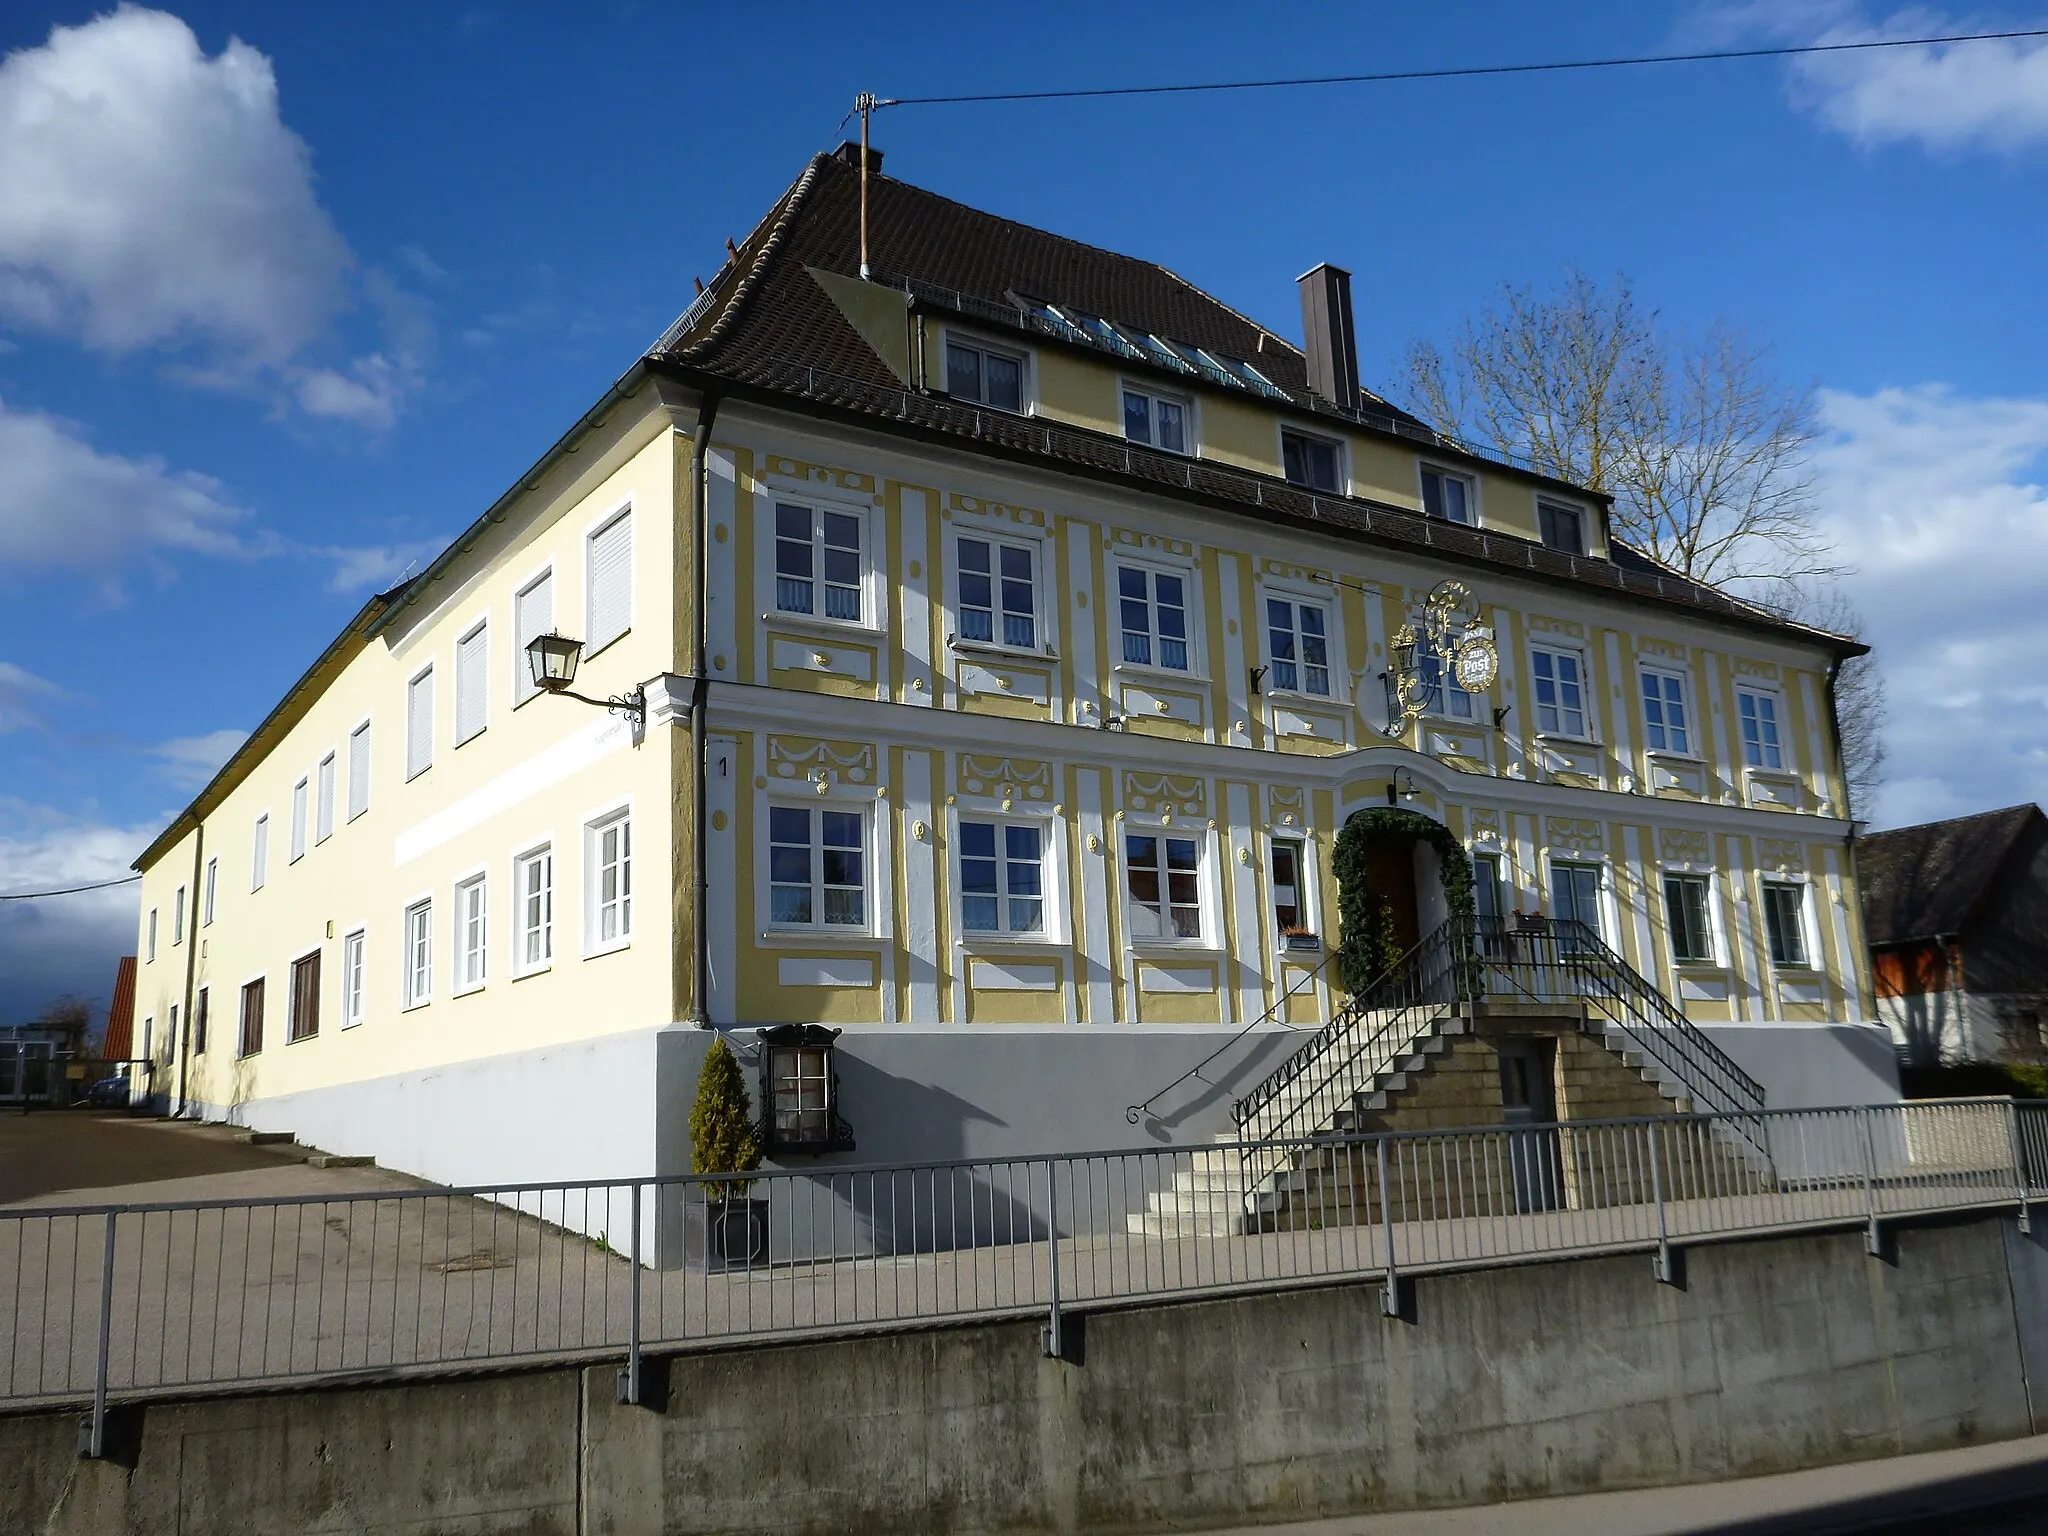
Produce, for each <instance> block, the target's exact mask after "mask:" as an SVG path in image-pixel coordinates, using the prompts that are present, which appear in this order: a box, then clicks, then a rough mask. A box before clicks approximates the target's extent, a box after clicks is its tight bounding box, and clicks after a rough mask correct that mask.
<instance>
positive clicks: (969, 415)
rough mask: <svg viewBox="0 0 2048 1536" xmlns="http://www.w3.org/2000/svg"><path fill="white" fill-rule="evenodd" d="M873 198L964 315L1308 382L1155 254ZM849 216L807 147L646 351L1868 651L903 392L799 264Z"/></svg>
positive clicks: (1108, 470)
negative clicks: (716, 268)
mask: <svg viewBox="0 0 2048 1536" xmlns="http://www.w3.org/2000/svg"><path fill="white" fill-rule="evenodd" d="M869 199H870V203H869V256H870V264H871V267H872V269H873V270H874V271H875V273H876V274H877V277H878V280H881V279H886V278H892V277H893V278H894V279H896V280H899V281H900V280H903V279H910V280H913V281H914V282H915V283H917V284H919V285H923V286H921V287H920V291H921V292H922V291H924V289H925V288H926V287H935V288H941V289H950V290H953V291H954V292H956V293H957V294H959V295H963V296H965V299H964V300H963V302H968V303H972V304H974V305H975V306H976V312H977V313H980V312H982V310H983V309H984V308H986V309H988V310H989V311H990V312H992V313H996V314H1004V313H1007V314H1010V315H1014V316H1016V320H1017V323H1018V325H1019V327H1020V328H1022V327H1023V316H1022V315H1021V313H1019V312H1018V311H1017V310H1016V309H1015V306H1014V305H1013V304H1012V302H1011V299H1010V295H1011V294H1013V293H1014V294H1021V295H1025V296H1028V297H1030V298H1034V299H1039V300H1043V301H1046V302H1050V303H1056V304H1061V305H1071V306H1073V307H1075V308H1077V309H1081V310H1085V311H1088V312H1089V313H1092V314H1095V315H1099V316H1101V317H1102V318H1104V319H1108V320H1114V321H1118V322H1120V323H1125V324H1128V325H1132V326H1136V327H1139V328H1142V329H1145V330H1149V331H1153V332H1155V333H1157V334H1159V335H1161V336H1163V337H1166V338H1168V339H1170V340H1173V341H1179V342H1185V343H1190V344H1192V345H1195V346H1199V347H1204V348H1208V349H1211V350H1213V351H1216V352H1219V353H1222V354H1225V355H1228V356H1231V357H1235V358H1240V359H1245V360H1248V361H1250V362H1252V363H1253V364H1254V365H1255V366H1257V367H1258V369H1259V370H1260V371H1261V372H1262V373H1264V374H1266V376H1267V377H1269V378H1270V379H1272V380H1273V382H1274V383H1276V384H1278V385H1280V386H1281V387H1282V388H1284V389H1288V390H1291V391H1301V390H1304V389H1305V387H1306V383H1307V375H1306V369H1305V365H1304V363H1303V360H1302V357H1301V353H1300V352H1299V350H1298V349H1296V348H1295V347H1293V346H1292V345H1291V344H1288V343H1285V342H1281V341H1279V340H1278V339H1277V338H1275V337H1274V336H1273V335H1272V333H1271V332H1269V331H1265V330H1263V329H1262V328H1261V327H1260V326H1258V325H1257V324H1256V323H1255V322H1253V321H1251V320H1248V319H1246V318H1245V317H1244V316H1242V315H1240V314H1238V313H1237V312H1236V311H1235V310H1233V309H1231V308H1230V307H1229V306H1228V305H1225V304H1223V303H1221V302H1219V301H1218V300H1216V299H1214V298H1211V297H1210V296H1209V295H1208V294H1205V293H1203V292H1202V291H1201V290H1200V289H1198V288H1196V287H1194V286H1193V285H1192V284H1190V283H1188V282H1186V281H1185V280H1184V279H1182V278H1180V277H1177V276H1176V275H1174V274H1173V273H1172V272H1170V271H1168V270H1167V269H1166V268H1164V267H1161V266H1158V265H1157V264H1155V263H1152V262H1146V261H1139V260H1137V259H1135V258H1132V257H1128V256H1120V255H1117V254H1115V253H1114V252H1110V251H1104V250H1100V249H1098V248H1096V247H1094V246H1090V245H1084V244H1082V243H1081V242H1079V241H1076V240H1069V239H1067V238H1065V237H1064V236H1060V235H1054V234H1050V233H1047V232H1046V231H1044V230H1038V229H1033V228H1031V227H1030V226H1028V225H1023V224H1018V223H1015V222H1013V221H1011V220H1008V219H1003V218H999V217H997V216H996V215H994V214H988V213H983V212H980V211H978V210H976V209H973V208H968V207H966V206H965V205H963V204H961V203H956V202H954V201H952V200H951V199H949V198H944V197H940V196H938V195H937V194H935V193H932V192H927V191H925V190H923V189H922V188H918V187H913V186H910V185H908V184H907V183H905V182H902V181H898V180H896V179H895V178H894V177H889V176H882V175H879V174H871V176H870V178H869ZM859 219H860V210H859V173H858V171H857V170H856V169H855V168H854V167H853V166H852V165H850V164H848V163H846V162H845V161H842V160H841V159H839V158H836V157H834V156H831V155H819V156H818V157H816V158H815V159H813V160H812V161H811V163H810V164H809V165H808V166H806V167H805V169H804V172H803V174H802V175H801V176H799V177H798V178H797V180H796V181H795V182H794V183H793V184H792V185H791V186H790V187H789V189H788V190H787V191H786V192H784V193H783V195H782V197H781V198H780V199H778V200H777V202H776V204H775V206H774V207H773V208H772V209H770V210H769V213H768V215H767V217H765V218H764V219H763V220H762V221H761V223H760V225H759V226H758V227H757V228H756V229H755V230H754V232H753V233H752V234H751V235H749V236H748V237H747V240H746V243H745V244H743V245H742V246H740V247H739V249H738V252H737V254H736V255H735V257H734V258H733V259H732V260H730V261H729V262H728V263H727V264H726V266H725V268H724V269H722V270H721V271H720V273H719V274H718V277H717V278H716V279H715V280H714V281H713V283H712V285H711V287H710V288H708V289H707V290H706V291H705V293H704V294H703V295H702V296H701V297H700V299H699V300H698V302H696V303H695V304H692V305H691V306H690V308H689V309H688V310H686V311H685V312H684V313H683V315H682V316H681V317H680V318H679V319H678V320H677V321H676V323H675V324H674V325H672V326H670V327H669V330H668V332H667V333H666V334H665V335H664V336H663V337H662V338H661V340H660V341H659V342H658V343H657V344H656V345H655V347H654V349H653V350H652V352H651V353H650V354H649V360H650V361H651V362H654V363H656V364H665V365H667V366H669V367H672V368H678V369H681V370H683V371H684V372H685V373H687V374H708V375H712V376H715V377H717V378H719V379H722V380H726V381H729V382H733V383H738V384H741V385H746V386H751V387H753V388H755V389H759V390H764V391H769V392H773V393H775V394H787V395H795V396H800V397H802V398H804V399H806V400H807V401H810V402H812V403H814V404H817V405H821V406H824V407H826V408H827V409H837V410H844V411H852V412H859V413H862V414H865V415H868V416H872V417H883V418H887V419H889V420H890V421H892V422H894V423H897V424H899V426H900V427H901V428H903V429H907V430H912V431H920V432H938V433H942V434H945V435H948V436H959V437H966V438H972V439H974V440H976V441H977V442H979V443H981V444H983V445H985V446H986V447H989V448H993V449H995V450H997V451H999V452H1004V453H1007V454H1010V455H1012V456H1025V457H1032V458H1045V459H1052V460H1056V461H1060V462H1062V463H1064V464H1066V465H1069V466H1074V467H1079V468H1081V469H1083V470H1085V471H1087V472H1090V473H1093V474H1096V475H1108V476H1111V477H1115V478H1119V479H1126V480H1132V479H1135V480H1140V481H1144V482H1146V483H1148V484H1151V485H1153V486H1156V487H1161V488H1165V489H1168V490H1171V491H1175V492H1178V493H1180V494H1183V495H1187V496H1191V497H1194V498H1196V499H1199V500H1201V501H1203V502H1205V503H1207V504H1211V505H1213V504H1215V503H1217V502H1222V503H1224V504H1235V506H1236V507H1237V508H1238V509H1240V510H1244V511H1247V512H1249V513H1251V515H1254V516H1259V517H1264V518H1267V519H1270V520H1273V521H1280V522H1290V523H1309V524H1313V525H1318V526H1321V527H1324V528H1328V529H1331V530H1334V531H1339V532H1343V533H1346V534H1349V535H1353V536H1362V537H1364V538H1366V539H1368V540H1370V541H1372V542H1377V543H1383V544H1395V545H1406V546H1410V547H1421V548H1426V549H1429V550H1431V551H1434V552H1436V553H1439V554H1443V555H1447V556H1450V557H1452V558H1453V559H1456V560H1459V561H1463V562H1468V563H1476V564H1479V565H1483V566H1492V567H1495V568H1498V569H1505V570H1512V571H1533V572H1537V573H1539V574H1542V575H1544V576H1547V577H1552V578H1555V579H1558V580H1562V581H1568V582H1572V583H1575V584H1578V585H1583V586H1589V587H1597V588H1604V589H1606V590H1608V591H1612V592H1619V593H1624V594H1627V595H1629V596H1632V597H1635V598H1640V599H1647V600H1649V601H1652V602H1659V603H1670V604H1676V605H1679V606H1683V607H1687V608H1691V609H1694V610H1696V611H1704V612H1707V613H1711V614H1715V615H1717V616H1719V617H1722V618H1726V619H1731V620H1734V621H1736V622H1739V623H1742V624H1744V625H1746V626H1749V627H1755V628H1763V629H1770V630H1776V631H1779V632H1781V633H1789V634H1793V635H1797V636H1798V637H1799V638H1801V639H1804V640H1807V641H1810V642H1812V643H1816V644H1820V645H1824V646H1827V647H1829V648H1830V649H1833V650H1835V651H1837V652H1838V653H1841V654H1860V653H1861V652H1862V651H1863V650H1864V649H1865V647H1863V646H1860V645H1858V644H1856V643H1855V642H1854V641H1850V640H1847V639H1845V638H1844V637H1841V636H1836V635H1831V634H1828V633H1826V632H1824V631H1820V630H1814V629H1810V628H1808V627H1806V626H1804V625H1799V624H1793V623H1790V622H1788V621H1785V620H1783V619H1780V618H1778V617H1777V616H1775V615H1772V614H1770V613H1768V612H1767V611H1765V610H1764V609H1761V608H1758V607H1756V606H1755V605H1753V604H1751V603H1747V602H1744V601H1742V600H1741V599H1739V598H1736V597H1733V596H1730V595H1729V594H1727V593H1725V592H1722V591H1720V590H1719V589H1717V588H1714V587H1709V586H1705V585H1703V584H1701V583H1698V582H1694V581H1691V580H1689V579H1687V578H1686V577H1683V576H1681V575H1678V574H1677V573H1675V572H1673V571H1671V570H1669V569H1668V568H1667V567H1664V566H1661V565H1659V564H1657V563H1656V562H1655V561H1652V560H1650V559H1649V558H1648V557H1646V556H1643V555H1641V554H1639V553H1637V552H1636V551H1634V550H1631V549H1629V548H1627V546H1624V545H1621V544H1620V543H1619V542H1618V541H1617V542H1616V543H1615V544H1614V545H1613V548H1614V558H1613V559H1611V560H1607V559H1593V558H1588V557H1583V556H1580V557H1575V556H1570V555H1564V554H1560V553H1558V552H1557V551H1555V550H1551V549H1546V548H1544V547H1543V546H1541V545H1539V544H1536V543H1534V542H1533V541H1530V540H1527V539H1521V538H1516V537H1514V536H1513V535H1506V534H1501V533H1498V532H1492V531H1487V530H1480V529H1473V528H1466V527H1462V526H1460V525H1458V524H1455V523H1446V522H1441V521H1437V520H1433V519H1429V518H1425V517H1423V516H1421V515H1420V514H1418V513H1416V512H1413V511H1410V510H1408V509H1406V508H1402V507H1395V506H1389V505H1386V504H1384V503H1378V502H1373V501H1369V500H1366V499H1364V498H1358V497H1341V496H1328V495H1311V494H1310V493H1308V492H1306V491H1304V490H1301V489H1299V488H1297V487H1294V486H1291V485H1289V484H1287V483H1286V482H1285V481H1284V480H1282V479H1280V478H1278V477H1276V476H1270V475H1260V474H1256V473H1253V472H1250V471H1244V470H1236V469H1230V468H1226V467H1223V466H1220V465H1215V464H1211V463H1208V462H1206V461H1192V460H1188V459H1183V458H1180V457H1177V456H1174V455H1167V454H1157V453H1149V452H1146V451H1145V450H1143V449H1139V448H1133V447H1132V446H1131V445H1130V444H1128V443H1126V442H1125V441H1124V440H1123V439H1121V438H1117V437H1110V436H1107V435H1105V434H1102V433H1097V432H1089V431H1086V430H1083V429H1080V428H1073V427H1065V426H1060V425H1056V424H1053V423H1050V422H1047V421H1045V420H1043V419H1040V418H1019V417H1014V416H1006V415H1003V414H1002V413H999V412H993V411H986V410H977V409H974V408H972V407H969V406H964V405H961V404H956V403H955V402H953V401H952V400H950V399H948V398H946V397H944V396H935V395H930V394H924V393H919V392H915V391H911V390H907V389H905V388H904V386H903V383H902V381H901V380H900V379H898V378H897V376H896V375H895V374H894V373H893V372H891V371H890V369H889V367H888V366H887V364H885V363H884V362H883V361H882V359H881V358H880V357H878V356H877V355H876V353H875V352H874V351H873V349H872V348H870V347H869V346H868V344H867V342H866V341H865V340H863V339H862V337H861V336H860V334H859V332H858V331H856V330H855V329H854V327H853V326H852V325H851V324H850V323H848V321H847V319H846V318H845V316H844V315H843V314H842V313H841V312H840V310H839V308H838V306H837V305H835V304H834V303H833V302H832V301H831V299H830V298H829V297H828V296H827V295H826V294H825V292H824V290H823V289H822V288H821V287H820V286H819V284H818V283H817V281H816V280H815V279H813V278H812V276H811V275H810V272H809V271H808V270H807V269H809V268H811V267H818V268H822V269H825V270H830V271H836V272H841V273H845V274H847V275H852V274H854V273H855V272H857V271H858V268H859ZM1304 399H1305V397H1304ZM1319 408H1321V409H1325V410H1329V411H1334V410H1335V408H1334V407H1328V406H1326V405H1325V406H1320V407H1319ZM1360 424H1361V425H1364V426H1366V427H1367V429H1368V430H1376V431H1392V432H1394V433H1396V434H1397V435H1400V436H1404V437H1409V438H1414V439H1421V440H1424V441H1427V442H1431V443H1437V442H1438V441H1439V440H1438V439H1437V438H1436V436H1435V434H1434V433H1432V432H1430V431H1429V429H1428V428H1427V427H1426V426H1425V425H1423V424H1422V423H1421V422H1419V421H1418V420H1417V419H1416V418H1415V417H1413V416H1410V415H1408V414H1407V413H1405V412H1400V411H1398V410H1397V409H1396V408H1394V407H1392V406H1390V405H1388V404H1386V402H1384V401H1382V400H1379V399H1377V398H1376V397H1374V398H1371V399H1369V400H1368V402H1367V404H1366V405H1365V407H1364V408H1363V412H1362V415H1361V418H1360Z"/></svg>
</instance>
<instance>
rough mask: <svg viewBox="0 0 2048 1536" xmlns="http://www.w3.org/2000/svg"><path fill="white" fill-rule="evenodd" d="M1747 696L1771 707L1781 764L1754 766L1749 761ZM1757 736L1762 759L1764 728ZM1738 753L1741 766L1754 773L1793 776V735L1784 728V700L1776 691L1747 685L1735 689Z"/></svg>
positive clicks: (1748, 683) (1777, 762)
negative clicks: (1744, 714) (1744, 704)
mask: <svg viewBox="0 0 2048 1536" xmlns="http://www.w3.org/2000/svg"><path fill="white" fill-rule="evenodd" d="M1745 695H1746V696H1748V697H1749V698H1752V699H1760V700H1762V701H1764V702H1765V703H1767V704H1769V705H1770V707H1771V727H1772V730H1773V731H1774V733H1775V734H1776V735H1777V738H1778V739H1777V742H1776V743H1775V746H1776V749H1777V753H1778V760H1777V761H1776V762H1775V763H1769V762H1760V763H1752V762H1751V761H1750V760H1749V743H1748V741H1747V740H1746V739H1745V738H1744V736H1743V734H1742V700H1743V698H1744V696H1745ZM1759 720H1761V715H1759ZM1757 736H1758V753H1757V755H1758V756H1759V757H1761V756H1762V755H1763V751H1762V737H1763V731H1762V728H1761V725H1759V728H1758V731H1757ZM1735 750H1736V752H1737V754H1739V756H1740V757H1741V759H1742V766H1743V767H1744V768H1746V769H1748V770H1749V771H1750V772H1752V773H1791V772H1794V771H1796V770H1794V769H1793V768H1792V767H1791V762H1792V745H1791V733H1790V732H1789V731H1788V730H1787V729H1786V726H1785V696H1784V695H1783V694H1782V693H1780V692H1779V691H1778V690H1777V689H1776V688H1767V687H1763V686H1761V685H1759V684H1757V683H1753V682H1747V681H1745V682H1740V683H1737V684H1736V685H1735Z"/></svg>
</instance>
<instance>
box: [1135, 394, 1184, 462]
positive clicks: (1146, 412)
mask: <svg viewBox="0 0 2048 1536" xmlns="http://www.w3.org/2000/svg"><path fill="white" fill-rule="evenodd" d="M1124 436H1125V437H1127V438H1129V439H1130V440H1131V441H1132V442H1134V443H1143V444H1144V445H1145V446H1146V447H1148V448H1162V449H1164V450H1165V451H1166V452H1168V453H1186V452H1187V451H1188V406H1187V402H1186V401H1185V400H1182V399H1180V398H1179V397H1178V396H1174V395H1159V394H1154V393H1152V392H1151V391H1150V390H1142V389H1132V388H1131V387H1130V386H1129V385H1125V386H1124Z"/></svg>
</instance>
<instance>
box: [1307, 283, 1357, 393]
mask: <svg viewBox="0 0 2048 1536" xmlns="http://www.w3.org/2000/svg"><path fill="white" fill-rule="evenodd" d="M1295 282H1296V286H1298V287H1299V288H1300V289H1301V330H1302V335H1303V338H1304V340H1305V342H1306V347H1305V350H1306V351H1307V353H1308V387H1309V388H1310V389H1311V390H1313V391H1314V392H1315V393H1317V394H1319V395H1321V396H1322V397H1323V398H1324V399H1325V400H1328V401H1330V402H1331V403H1332V404H1335V405H1340V406H1342V407H1343V408H1344V409H1345V410H1347V411H1355V410H1357V409H1358V336H1357V333H1356V332H1355V331H1354V330H1353V329H1352V323H1351V274H1350V273H1349V272H1346V271H1345V270H1344V269H1343V268H1342V267H1333V266H1331V265H1330V264H1329V263H1328V262H1327V261H1326V262H1323V263H1321V264H1320V265H1318V266H1315V267H1311V268H1310V269H1309V270H1308V271H1306V272H1304V273H1303V274H1302V275H1301V276H1300V277H1299V278H1297V279H1296V280H1295Z"/></svg>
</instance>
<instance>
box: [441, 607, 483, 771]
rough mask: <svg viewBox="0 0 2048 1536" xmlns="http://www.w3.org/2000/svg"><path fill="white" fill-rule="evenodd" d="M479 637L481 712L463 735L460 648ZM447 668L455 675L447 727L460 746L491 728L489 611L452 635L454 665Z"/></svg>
mask: <svg viewBox="0 0 2048 1536" xmlns="http://www.w3.org/2000/svg"><path fill="white" fill-rule="evenodd" d="M479 636H481V637H482V642H483V648H484V664H483V669H482V676H481V677H480V678H479V679H478V683H477V686H478V687H480V688H481V689H482V690H483V698H482V700H481V701H480V704H479V710H480V713H479V715H478V720H477V727H476V729H475V730H473V731H471V732H469V733H468V734H467V735H464V734H463V730H462V705H463V700H464V697H465V693H464V689H463V682H462V648H463V647H464V646H465V645H467V644H469V643H470V642H471V641H472V640H475V639H477V638H478V637H479ZM450 670H451V671H452V672H453V673H454V674H455V679H454V681H455V688H454V693H455V699H454V708H453V709H452V710H451V711H450V715H451V717H452V718H451V719H450V721H449V728H450V730H451V731H452V732H453V733H454V736H453V741H454V745H456V746H458V747H459V746H461V745H463V744H464V743H465V742H471V741H475V740H476V739H477V737H479V736H481V735H483V733H484V732H485V731H487V730H489V729H490V728H491V616H490V615H489V614H488V613H485V614H481V615H479V616H478V618H477V620H476V622H475V623H473V624H470V625H469V626H467V627H466V628H464V629H463V630H461V631H460V632H459V633H457V635H456V637H455V665H454V666H453V667H452V668H450Z"/></svg>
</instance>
